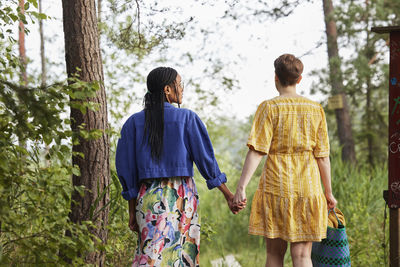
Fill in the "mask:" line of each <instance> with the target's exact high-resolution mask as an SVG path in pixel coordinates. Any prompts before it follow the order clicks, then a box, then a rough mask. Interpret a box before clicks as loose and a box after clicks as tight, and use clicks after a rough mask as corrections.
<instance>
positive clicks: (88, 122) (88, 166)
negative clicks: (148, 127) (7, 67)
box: [62, 0, 110, 266]
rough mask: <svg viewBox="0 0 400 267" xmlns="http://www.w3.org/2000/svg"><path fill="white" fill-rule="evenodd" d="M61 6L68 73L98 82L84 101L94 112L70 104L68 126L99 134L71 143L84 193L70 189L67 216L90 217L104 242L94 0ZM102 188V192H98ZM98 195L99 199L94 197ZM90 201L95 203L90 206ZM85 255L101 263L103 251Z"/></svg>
mask: <svg viewBox="0 0 400 267" xmlns="http://www.w3.org/2000/svg"><path fill="white" fill-rule="evenodd" d="M62 6H63V23H64V38H65V59H66V65H67V73H68V76H69V77H71V76H72V75H73V74H74V73H76V72H77V68H79V69H80V71H79V78H80V79H81V80H82V81H85V82H91V81H98V82H99V85H100V89H99V90H98V91H97V94H96V97H94V98H91V99H88V101H92V102H95V103H98V104H99V109H98V110H97V111H96V112H95V111H92V110H87V112H86V113H85V114H82V113H81V112H80V111H79V110H77V109H73V108H71V114H70V117H71V128H72V130H73V131H74V132H76V133H78V132H79V128H78V127H79V126H80V125H83V127H84V129H85V130H88V131H89V130H94V129H100V130H103V135H102V136H101V137H100V138H97V139H95V140H85V139H82V138H80V140H79V144H74V145H73V148H72V150H73V152H74V154H75V156H73V157H72V162H73V164H74V165H75V164H76V165H78V166H79V168H80V172H81V175H80V176H76V175H74V176H73V185H75V186H80V185H83V186H85V194H84V196H83V197H81V196H80V195H79V193H78V192H74V193H73V195H72V200H73V201H72V204H71V213H70V218H71V220H72V221H73V222H76V223H80V222H82V221H86V220H93V222H94V224H95V225H96V229H92V231H93V233H94V234H95V235H96V236H97V237H98V238H100V240H101V241H102V242H103V243H105V242H106V241H107V230H106V226H107V223H108V212H109V208H108V206H106V204H107V203H108V202H109V192H108V185H109V182H110V166H109V146H110V144H109V138H108V135H107V134H106V132H104V131H105V130H106V129H107V128H108V122H107V104H106V95H105V89H104V83H103V81H104V75H103V66H102V60H101V53H100V47H99V35H98V29H97V18H96V6H95V0H62ZM76 152H79V153H83V155H84V157H80V156H78V155H76ZM103 192H104V195H101V194H102V193H103ZM98 197H99V198H100V201H98V200H96V199H97V198H98ZM97 202H98V204H97V205H96V203H97ZM94 205H96V207H93V206H94ZM92 207H93V208H94V214H97V215H98V216H95V218H91V216H90V210H91V208H92ZM102 208H103V209H102ZM85 257H86V262H87V263H91V264H94V265H95V266H104V253H103V252H95V253H88V254H85Z"/></svg>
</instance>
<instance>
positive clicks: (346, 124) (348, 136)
mask: <svg viewBox="0 0 400 267" xmlns="http://www.w3.org/2000/svg"><path fill="white" fill-rule="evenodd" d="M322 2H323V8H324V16H325V26H326V37H327V46H328V59H329V70H330V81H331V85H332V93H333V94H334V95H335V94H342V97H343V108H341V109H336V110H335V113H336V122H337V128H338V135H339V142H340V145H341V146H342V147H343V148H342V159H343V160H344V161H346V162H350V163H355V162H356V153H355V149H354V140H353V134H352V129H351V120H350V114H349V107H348V104H347V97H346V95H345V94H344V88H343V78H342V72H341V70H340V64H341V63H340V58H339V49H338V43H337V29H336V21H335V19H334V10H333V4H332V0H322Z"/></svg>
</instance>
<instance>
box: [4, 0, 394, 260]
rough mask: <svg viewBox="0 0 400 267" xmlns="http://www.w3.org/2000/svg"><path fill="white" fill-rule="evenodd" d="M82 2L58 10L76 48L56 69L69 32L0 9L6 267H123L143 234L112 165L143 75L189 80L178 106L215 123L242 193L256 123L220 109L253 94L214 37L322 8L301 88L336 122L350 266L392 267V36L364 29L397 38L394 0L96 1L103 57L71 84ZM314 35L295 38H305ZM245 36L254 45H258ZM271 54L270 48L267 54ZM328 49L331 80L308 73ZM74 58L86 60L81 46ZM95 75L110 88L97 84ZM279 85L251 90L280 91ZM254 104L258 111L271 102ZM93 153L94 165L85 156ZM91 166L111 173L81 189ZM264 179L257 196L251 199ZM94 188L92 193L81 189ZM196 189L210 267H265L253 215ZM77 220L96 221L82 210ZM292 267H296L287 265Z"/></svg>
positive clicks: (219, 149)
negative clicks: (223, 262)
mask: <svg viewBox="0 0 400 267" xmlns="http://www.w3.org/2000/svg"><path fill="white" fill-rule="evenodd" d="M42 2H43V3H42ZM49 2H51V3H50V4H54V3H53V2H52V1H49ZM67 2H69V4H68V3H67ZM75 2H80V1H75V0H74V1H73V0H69V1H68V0H65V1H62V3H63V11H64V13H63V16H64V20H63V24H64V34H65V36H64V38H65V41H66V43H67V44H70V45H69V46H68V45H67V46H66V49H65V51H63V47H62V46H61V47H62V48H61V49H58V50H56V51H55V52H54V51H53V52H51V56H47V57H46V55H48V54H47V53H46V51H47V50H46V49H49V48H48V47H51V46H52V42H56V41H57V42H59V41H60V38H59V37H60V34H61V32H62V29H61V28H59V29H58V34H59V36H58V37H57V35H54V36H45V35H44V34H43V32H46V31H43V30H45V29H46V27H49V26H46V24H51V23H53V22H54V23H55V24H56V23H57V18H54V17H51V16H48V15H46V14H45V12H44V13H43V11H42V5H43V4H46V1H44V0H42V1H39V0H38V1H37V0H26V1H22V0H21V1H16V0H10V1H7V2H4V1H2V2H1V3H0V128H1V131H0V146H1V149H0V264H1V265H16V266H31V265H41V266H46V265H48V266H54V265H57V266H59V265H70V264H71V263H72V264H74V265H83V264H94V265H100V266H104V265H106V266H128V265H129V262H131V260H132V257H133V254H134V250H135V246H136V242H135V241H136V236H135V234H133V233H132V232H131V231H130V230H129V228H128V227H127V222H128V213H127V203H126V202H125V201H124V200H123V199H122V197H121V194H120V192H121V187H120V185H119V182H118V179H117V177H116V172H115V167H114V162H113V159H114V155H115V144H116V140H117V139H118V134H119V129H120V126H121V124H122V122H123V121H124V119H125V118H126V117H127V116H128V115H129V114H131V113H132V112H134V111H138V110H139V109H140V108H141V103H142V96H143V93H144V92H145V88H144V87H145V86H144V84H145V75H146V74H147V72H148V71H149V70H150V69H149V66H158V65H169V66H175V67H176V68H177V69H178V70H180V69H182V72H183V73H184V74H185V76H184V80H185V88H186V90H185V102H184V105H183V107H187V108H190V109H192V110H194V111H196V112H197V113H198V114H199V115H200V117H202V118H203V120H204V121H205V122H206V124H207V128H208V130H209V134H210V137H211V140H212V142H213V145H214V149H215V153H216V156H217V159H218V162H219V165H220V168H221V169H222V170H223V171H224V172H226V173H227V176H228V179H229V180H228V186H229V187H230V188H231V190H234V189H235V187H236V184H237V181H238V178H239V176H240V172H241V166H242V164H243V159H244V156H245V153H246V150H247V148H246V146H245V142H246V139H247V135H248V132H249V129H250V126H251V122H252V115H251V112H249V111H244V112H243V113H244V114H247V115H245V116H242V117H240V118H239V117H237V116H235V115H232V112H231V107H229V106H226V104H225V103H224V102H226V96H227V95H228V96H229V95H231V94H234V92H237V91H244V92H246V90H251V89H248V88H244V87H243V83H242V81H241V78H238V77H240V76H239V75H237V73H236V72H237V71H238V70H240V68H237V66H240V64H241V60H243V54H241V53H237V54H236V55H235V56H226V55H227V54H228V55H230V54H229V52H230V51H231V50H232V44H229V38H228V39H227V40H225V42H224V38H221V36H222V37H225V36H226V34H225V33H224V32H223V31H225V30H226V28H225V27H226V26H221V25H230V27H231V32H233V33H235V29H236V30H237V31H238V32H239V33H242V31H243V29H244V30H245V31H246V30H247V31H249V30H250V29H255V28H257V29H263V28H268V27H269V25H273V24H275V23H280V21H282V20H285V19H290V17H291V16H293V15H294V14H295V13H296V10H299V9H301V8H304V6H307V5H311V4H312V5H320V6H319V8H317V9H316V10H317V11H318V12H321V13H320V17H321V21H320V23H321V25H322V28H323V29H324V32H322V33H320V34H321V35H320V36H319V38H317V42H316V43H315V44H314V46H311V47H310V48H309V49H306V50H304V53H303V55H299V56H302V59H303V60H304V61H305V63H306V67H308V68H310V69H312V71H309V72H308V73H307V77H306V78H308V80H310V81H312V82H311V83H310V82H309V84H306V86H304V88H303V89H302V90H304V91H305V92H306V93H307V95H309V93H308V92H310V97H311V98H313V94H314V97H315V98H317V99H318V100H319V101H320V102H321V103H322V104H323V106H324V107H325V110H326V113H327V121H328V127H329V134H330V141H331V161H332V185H333V190H334V194H335V196H336V197H337V199H338V201H339V208H340V209H341V210H342V211H343V213H344V214H345V217H346V223H347V232H348V236H349V242H350V250H351V255H352V264H353V266H386V265H387V261H388V260H387V254H388V253H387V239H388V234H387V227H386V220H385V219H386V218H385V214H386V209H385V203H384V201H383V199H382V191H383V190H384V189H386V187H387V138H386V136H387V129H388V84H389V80H388V50H389V49H388V46H387V44H388V36H387V35H376V34H374V33H372V32H371V31H370V28H371V27H372V26H388V25H399V24H400V23H399V17H398V14H396V12H395V10H399V8H400V1H398V0H395V1H385V0H375V1H371V0H365V1H349V0H337V1H333V2H332V1H325V0H324V1H295V0H286V1H272V2H271V1H262V0H260V1H254V0H246V1H233V0H232V1H228V0H226V1H216V2H215V1H206V0H203V1H185V3H186V4H187V5H188V6H192V9H191V10H192V12H193V13H190V12H187V10H188V9H183V8H182V7H180V5H175V6H172V5H170V3H169V4H168V5H167V4H166V3H164V2H162V1H140V0H136V1H133V0H98V1H96V2H94V1H87V3H88V4H87V5H81V9H82V10H81V11H82V12H81V13H82V14H89V15H91V16H92V17H91V18H93V14H94V17H95V18H96V20H95V23H94V24H95V25H94V26H93V27H95V29H96V33H98V36H97V38H98V39H97V40H99V42H98V43H99V44H100V46H99V51H100V52H101V55H102V58H97V60H96V62H97V63H99V64H97V65H95V64H94V63H93V64H92V66H97V67H96V69H95V67H93V69H95V70H90V69H85V68H79V69H76V68H74V69H73V70H71V66H73V65H74V64H73V62H72V63H71V61H73V60H74V58H73V59H71V58H70V57H68V56H67V57H66V62H63V61H60V60H59V59H60V58H61V59H63V58H64V57H65V54H67V55H71V54H69V53H72V52H73V49H75V48H71V46H73V45H74V39H73V37H74V36H72V35H71V34H70V35H68V34H67V33H68V29H70V28H69V27H70V26H71V25H72V24H73V23H74V22H73V21H71V17H70V16H69V17H68V16H67V15H66V14H70V13H68V12H70V11H71V10H72V9H73V8H76V7H77V6H78V7H80V6H79V5H76V6H75V7H72V5H73V4H71V3H75ZM47 4H49V3H47ZM57 4H59V3H57ZM196 5H199V6H209V7H213V8H217V9H219V12H220V13H219V14H220V15H219V17H218V20H217V21H216V22H212V23H210V24H201V23H199V20H198V19H197V17H196V12H195V8H193V7H196ZM18 6H19V7H18ZM183 10H186V11H185V12H184V11H183ZM85 12H86V13H85ZM96 16H97V17H96ZM84 19H85V18H84ZM84 19H83V20H84ZM86 19H88V18H86ZM304 20H306V18H304ZM58 22H59V21H58ZM69 24H71V25H69ZM18 25H19V26H18ZM38 26H39V27H38ZM71 27H72V26H71ZM293 27H294V26H293ZM38 28H39V32H40V36H42V37H43V38H40V49H39V50H29V47H30V46H37V44H34V45H33V44H30V43H28V42H27V43H24V38H25V36H26V35H29V34H32V32H33V31H38ZM232 29H233V30H232ZM306 32H307V30H306V29H301V33H302V34H303V33H306ZM96 33H92V35H93V36H96ZM284 34H285V33H282V35H284ZM245 37H246V36H243V38H245ZM248 38H250V39H249V43H250V44H251V43H252V41H255V39H257V38H258V37H257V36H253V35H250V36H248ZM251 38H253V39H251ZM254 38H255V39H254ZM276 38H279V36H276ZM299 38H301V37H299ZM199 40H200V41H199ZM262 41H263V40H262ZM96 42H97V41H96V39H94V43H96ZM219 42H220V43H219ZM265 43H266V46H267V48H268V40H265ZM71 44H72V45H71ZM53 45H57V44H53ZM25 46H26V49H25ZM293 46H294V47H295V46H296V44H293ZM57 47H59V45H58V46H57ZM322 47H324V48H325V49H326V50H325V51H327V52H328V53H326V54H325V55H322V56H324V57H325V58H326V66H321V62H324V61H322V60H321V61H319V62H318V64H313V63H312V62H308V61H307V58H308V56H312V55H315V54H316V53H320V51H321V50H320V49H321V48H322ZM76 49H77V50H79V49H81V47H79V46H78V45H77V44H76ZM82 49H84V48H82ZM249 49H251V47H250V48H249ZM26 51H30V53H31V54H29V53H28V54H26ZM288 52H291V51H288ZM33 53H36V54H33ZM49 54H50V53H49ZM318 56H321V55H318ZM89 57H90V56H89ZM90 58H91V57H90ZM91 60H93V58H91ZM262 60H263V59H261V60H260V61H262ZM260 61H259V63H260ZM93 62H95V60H93ZM96 62H95V63H96ZM314 63H315V62H314ZM260 64H261V63H260ZM269 64H270V65H272V62H270V63H269ZM307 64H308V65H311V66H308V65H307ZM83 66H86V65H85V64H83ZM66 67H67V68H66ZM254 67H255V68H258V67H259V65H257V64H255V66H254ZM91 71H93V72H95V73H97V74H99V73H100V74H101V75H99V76H95V77H97V78H95V79H89V78H87V77H90V76H91V75H89V74H92V73H91ZM103 74H104V76H103ZM264 75H265V76H268V75H269V76H271V77H272V75H271V74H268V73H265V74H264ZM250 79H251V77H250ZM270 80H272V79H270ZM271 86H273V84H271V83H270V84H269V86H266V87H265V88H262V89H260V88H258V90H260V91H258V92H262V91H263V90H273V87H271ZM102 92H104V93H105V94H103V93H102ZM251 92H252V95H253V96H254V95H256V99H263V97H265V95H262V94H263V93H260V95H258V96H257V91H251ZM105 95H106V96H107V97H106V98H105ZM337 95H339V96H340V97H341V98H342V100H343V102H344V105H343V107H342V108H340V109H329V108H328V105H327V103H328V97H331V96H337ZM105 102H106V103H107V106H108V112H107V109H106V108H104V107H105ZM255 108H256V107H255V106H254V108H253V111H255ZM250 111H251V110H250ZM85 116H89V117H90V116H93V117H94V118H102V120H103V121H107V119H108V123H106V124H105V126H104V125H103V126H101V127H100V126H98V124H96V123H94V124H93V125H92V124H91V123H92V121H90V120H88V121H85ZM82 118H83V119H82ZM99 140H100V141H101V145H98V146H99V147H100V146H104V149H103V150H102V152H103V154H102V155H103V156H102V158H101V159H102V160H103V161H99V160H98V158H94V159H93V160H92V158H91V157H92V154H90V148H91V147H92V148H93V146H94V145H93V144H98V143H96V142H98V141H99ZM86 145H87V147H86V148H88V149H89V152H88V150H85V149H81V148H82V147H85V146H86ZM95 146H96V147H97V145H95ZM79 149H81V150H79ZM96 164H100V165H102V166H105V167H109V168H104V169H101V175H100V174H99V176H96V175H92V176H90V175H88V173H90V172H88V171H87V169H90V168H92V167H93V166H97V165H96ZM261 167H262V165H260V167H259V169H258V170H257V173H256V174H255V175H254V177H253V179H252V181H251V183H250V185H249V188H248V192H247V194H248V198H249V200H251V199H252V195H253V194H254V191H255V189H256V187H257V183H258V177H259V175H260V173H261ZM96 168H97V167H96ZM96 170H97V169H96ZM100 176H101V179H100V178H99V177H100ZM94 177H96V178H94ZM85 179H88V180H87V181H88V184H86V185H84V184H82V183H81V180H82V181H83V180H85ZM195 179H196V182H197V186H198V189H199V194H200V203H201V205H200V209H201V210H200V214H201V218H202V241H201V242H202V243H201V248H202V251H201V254H200V255H201V260H200V261H201V263H202V266H203V265H204V266H210V264H211V263H210V262H211V260H213V259H216V258H220V257H224V256H226V255H229V254H233V255H234V256H235V258H236V259H237V260H238V261H239V262H240V264H241V265H242V266H262V265H263V264H264V262H265V244H264V240H263V239H262V238H259V237H254V236H249V235H248V234H247V224H248V216H249V211H250V209H249V207H250V205H251V201H249V202H250V203H249V205H248V208H247V209H246V210H244V211H243V212H241V213H240V214H239V215H233V214H231V213H230V212H229V210H228V208H227V205H226V203H225V202H224V200H223V198H222V195H220V194H219V193H218V192H216V191H214V190H212V191H208V190H207V188H206V186H205V183H204V180H203V179H202V178H201V176H200V175H199V174H198V173H196V175H195ZM88 196H89V197H90V198H87V197H88ZM79 207H87V209H86V210H85V211H86V212H82V210H80V211H79V210H77V208H79ZM286 263H287V264H289V265H290V259H289V257H287V258H286Z"/></svg>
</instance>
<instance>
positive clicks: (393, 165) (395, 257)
mask: <svg viewBox="0 0 400 267" xmlns="http://www.w3.org/2000/svg"><path fill="white" fill-rule="evenodd" d="M371 30H372V31H373V32H376V33H389V34H390V63H389V135H388V144H389V147H388V155H389V160H388V162H389V166H388V170H389V183H388V186H389V188H388V195H387V196H388V197H387V203H388V206H389V208H390V219H389V223H390V227H389V231H390V235H389V238H390V256H389V262H390V267H393V266H396V267H400V210H399V207H400V164H399V163H400V26H390V27H373V28H372V29H371Z"/></svg>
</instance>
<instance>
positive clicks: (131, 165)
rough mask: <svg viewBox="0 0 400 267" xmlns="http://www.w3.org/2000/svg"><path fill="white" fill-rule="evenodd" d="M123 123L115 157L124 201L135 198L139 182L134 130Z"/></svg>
mask: <svg viewBox="0 0 400 267" xmlns="http://www.w3.org/2000/svg"><path fill="white" fill-rule="evenodd" d="M127 124H128V123H125V125H124V127H122V130H121V137H120V139H119V140H118V144H117V152H116V156H115V166H116V169H117V174H118V179H119V181H120V183H121V185H122V197H123V198H124V199H126V200H130V199H133V198H136V197H137V195H138V192H139V182H138V176H137V167H136V153H135V129H134V126H132V125H127Z"/></svg>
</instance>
